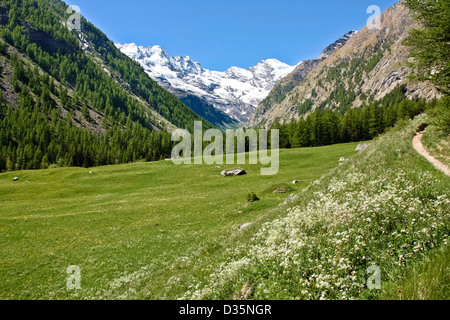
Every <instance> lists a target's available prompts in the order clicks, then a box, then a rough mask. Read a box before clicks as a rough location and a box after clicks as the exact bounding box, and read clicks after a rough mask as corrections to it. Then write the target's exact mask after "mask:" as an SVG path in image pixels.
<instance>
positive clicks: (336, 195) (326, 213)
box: [184, 118, 450, 300]
mask: <svg viewBox="0 0 450 320" xmlns="http://www.w3.org/2000/svg"><path fill="white" fill-rule="evenodd" d="M421 121H423V119H422V118H418V119H415V120H414V121H412V122H402V123H400V124H399V125H398V126H397V127H396V128H394V129H392V130H390V132H388V133H387V134H385V135H383V136H381V137H380V138H379V139H376V140H375V141H374V142H373V143H371V144H370V146H369V148H368V149H367V150H366V151H365V152H363V153H361V154H359V155H357V156H355V157H354V158H352V159H351V161H349V162H346V163H344V164H342V165H341V166H339V167H338V168H336V169H334V170H332V171H331V172H330V173H329V174H326V175H324V176H323V177H322V178H321V179H320V180H319V181H317V182H314V183H312V184H311V185H310V186H309V187H308V188H307V189H304V191H302V192H301V193H299V197H298V199H297V200H296V201H295V202H294V203H293V204H292V205H291V206H289V207H285V208H280V211H283V212H284V213H280V214H279V217H280V218H278V219H273V220H272V221H268V222H267V223H264V224H263V225H262V226H261V227H260V228H259V230H258V232H257V233H256V235H254V236H253V238H252V240H251V241H249V242H247V243H243V244H242V245H241V246H238V247H235V248H232V249H231V250H229V251H228V252H227V255H226V256H224V258H223V261H222V262H221V264H220V266H219V267H218V268H216V269H215V270H214V271H213V272H211V274H210V276H209V277H207V278H205V281H199V282H198V283H197V285H196V286H195V287H193V288H191V289H190V290H188V291H187V292H186V293H185V295H184V298H186V299H230V298H242V297H244V298H249V297H250V298H253V299H268V300H272V299H280V300H290V299H301V300H303V299H307V300H309V299H313V300H317V299H337V300H340V299H383V298H385V295H386V294H387V293H388V292H391V289H392V288H393V286H395V285H398V284H402V287H403V288H405V289H404V290H405V291H408V292H409V293H408V294H410V297H411V298H414V297H422V298H425V299H429V298H433V297H436V296H438V297H448V296H449V286H448V265H449V255H448V253H445V252H448V244H449V243H448V241H449V234H450V199H449V195H450V179H449V178H448V177H447V176H446V175H445V174H443V173H442V172H440V171H438V170H436V169H435V168H434V167H433V165H431V164H430V163H429V162H428V161H427V160H426V159H425V158H424V157H422V156H421V155H419V154H418V153H417V152H416V151H415V150H414V149H413V146H412V138H413V136H414V135H415V128H416V127H417V126H418V125H419V124H420V123H422V122H421ZM441 252H444V253H445V254H443V253H441ZM429 259H432V260H431V261H432V262H431V264H430V262H429ZM427 261H428V262H427ZM434 262H436V263H437V264H436V266H433V263H434ZM373 265H375V266H377V267H378V268H379V270H380V280H381V283H380V284H381V290H376V289H373V290H369V289H368V287H367V281H368V280H369V277H370V274H369V272H368V271H367V270H368V268H369V267H370V266H373ZM421 265H423V272H422V271H420V270H419V269H416V270H415V269H414V268H415V267H417V266H421ZM433 273H436V274H435V275H434V277H435V278H436V280H435V278H433ZM446 273H447V274H446ZM422 274H424V275H422ZM415 279H416V280H415ZM244 288H246V290H245V291H246V292H242V290H244ZM397 290H398V289H397ZM240 292H241V293H240ZM430 292H434V293H435V294H434V295H433V294H429V293H430Z"/></svg>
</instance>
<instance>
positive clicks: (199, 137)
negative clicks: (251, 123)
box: [172, 121, 280, 176]
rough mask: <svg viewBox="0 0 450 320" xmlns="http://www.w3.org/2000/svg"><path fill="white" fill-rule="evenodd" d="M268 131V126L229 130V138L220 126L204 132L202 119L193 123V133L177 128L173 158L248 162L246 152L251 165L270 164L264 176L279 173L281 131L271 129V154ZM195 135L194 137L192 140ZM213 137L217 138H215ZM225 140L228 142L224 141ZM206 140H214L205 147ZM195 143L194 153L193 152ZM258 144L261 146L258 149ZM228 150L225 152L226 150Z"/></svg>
mask: <svg viewBox="0 0 450 320" xmlns="http://www.w3.org/2000/svg"><path fill="white" fill-rule="evenodd" d="M267 135H268V131H267V130H265V129H261V130H259V138H258V132H257V131H256V130H255V129H247V130H244V129H237V130H231V129H229V130H226V139H224V136H223V132H222V131H220V130H218V129H210V130H207V131H206V132H205V133H204V134H203V124H202V122H201V121H196V122H195V123H194V136H193V137H192V135H191V133H189V131H187V130H181V129H178V130H175V131H174V132H173V134H172V141H173V142H179V141H180V140H182V141H181V142H180V143H179V144H177V145H176V146H175V147H174V148H173V150H172V161H173V163H175V164H176V165H180V164H192V163H194V164H203V163H205V164H208V165H212V164H218V165H219V164H224V162H226V164H230V165H234V164H246V159H247V154H246V152H248V158H249V164H252V165H256V164H258V160H259V163H260V164H262V165H270V166H269V167H263V168H261V175H263V176H267V175H276V174H277V173H278V170H279V168H280V150H279V145H280V134H279V130H271V142H270V148H271V150H270V155H269V151H268V137H267ZM192 138H193V139H192ZM212 140H214V141H212ZM224 140H226V143H225V144H224ZM203 142H211V143H210V144H209V145H208V146H206V148H203ZM192 143H193V147H194V148H193V149H194V154H192ZM258 146H259V148H258ZM224 150H225V151H224ZM235 151H236V152H235Z"/></svg>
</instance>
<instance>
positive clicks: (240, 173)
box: [220, 169, 247, 177]
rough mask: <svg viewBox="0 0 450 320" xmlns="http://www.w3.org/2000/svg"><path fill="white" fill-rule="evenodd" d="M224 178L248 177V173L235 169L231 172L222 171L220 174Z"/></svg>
mask: <svg viewBox="0 0 450 320" xmlns="http://www.w3.org/2000/svg"><path fill="white" fill-rule="evenodd" d="M220 174H221V175H222V176H223V177H237V176H243V175H246V174H247V172H245V170H242V169H235V170H229V171H222V172H221V173H220Z"/></svg>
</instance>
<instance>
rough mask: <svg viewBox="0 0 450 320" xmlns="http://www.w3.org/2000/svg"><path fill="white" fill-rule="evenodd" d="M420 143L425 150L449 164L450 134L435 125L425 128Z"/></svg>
mask: <svg viewBox="0 0 450 320" xmlns="http://www.w3.org/2000/svg"><path fill="white" fill-rule="evenodd" d="M422 143H423V145H424V146H425V148H426V149H427V151H428V152H429V153H430V154H431V155H432V156H433V157H435V158H436V159H438V160H439V161H441V162H442V163H443V164H445V165H447V166H450V136H449V135H447V134H445V133H444V131H442V130H439V128H438V127H436V126H430V127H428V128H427V129H426V130H425V133H424V135H423V138H422Z"/></svg>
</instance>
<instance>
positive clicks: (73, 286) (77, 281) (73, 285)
mask: <svg viewBox="0 0 450 320" xmlns="http://www.w3.org/2000/svg"><path fill="white" fill-rule="evenodd" d="M67 275H68V276H69V277H68V278H67V290H69V291H70V290H80V289H81V269H80V267H79V266H69V267H68V268H67Z"/></svg>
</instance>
